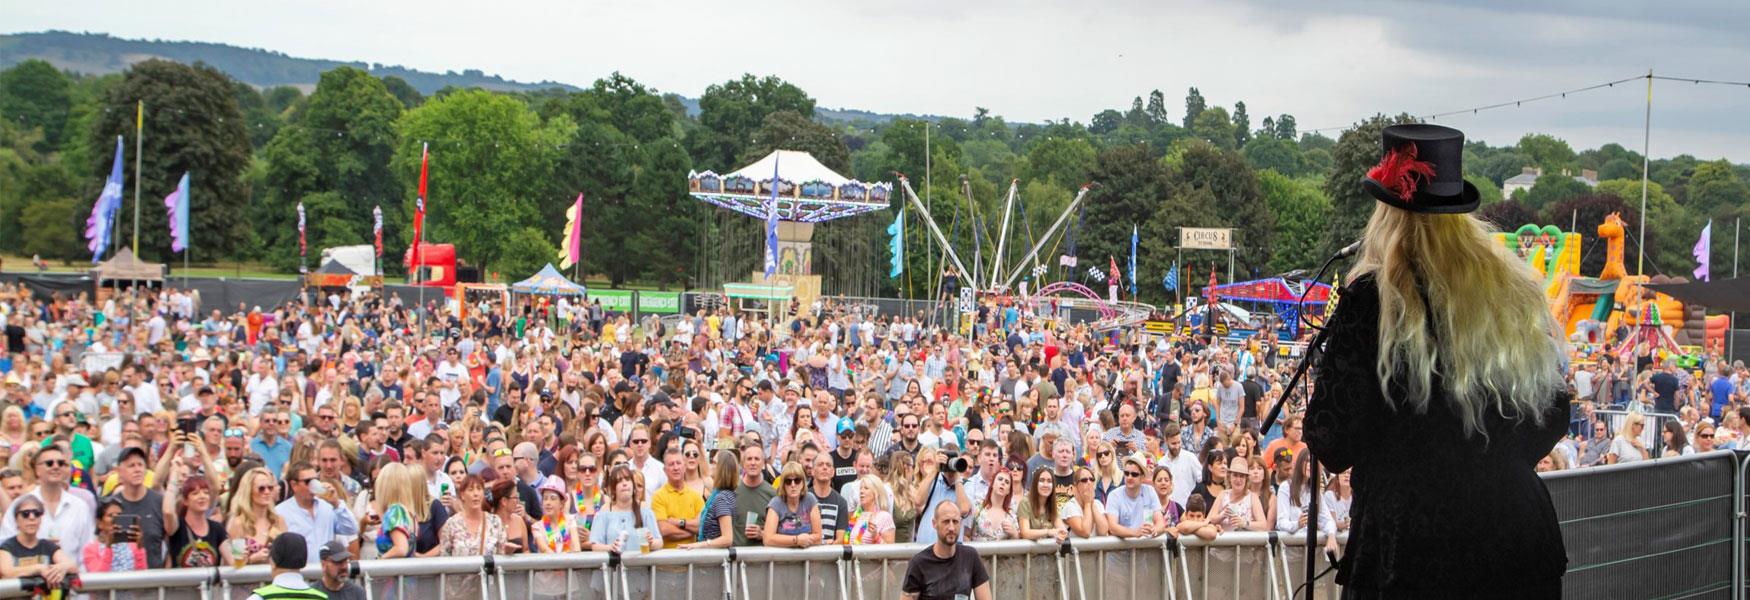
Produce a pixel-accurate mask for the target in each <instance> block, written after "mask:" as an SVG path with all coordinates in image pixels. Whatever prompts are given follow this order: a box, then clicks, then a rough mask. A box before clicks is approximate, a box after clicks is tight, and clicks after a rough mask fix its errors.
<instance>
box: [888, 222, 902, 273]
mask: <svg viewBox="0 0 1750 600" xmlns="http://www.w3.org/2000/svg"><path fill="white" fill-rule="evenodd" d="M887 235H888V238H887V249H888V251H889V254H892V255H893V264H892V266H891V267H889V268H888V269H887V276H888V277H889V278H895V279H897V278H898V277H899V274H900V273H904V272H905V208H904V207H900V209H899V214H898V215H897V216H895V217H893V224H892V225H888V226H887Z"/></svg>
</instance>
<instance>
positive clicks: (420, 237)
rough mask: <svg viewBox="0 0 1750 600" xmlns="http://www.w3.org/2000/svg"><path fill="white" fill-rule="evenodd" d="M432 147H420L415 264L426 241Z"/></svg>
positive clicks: (415, 202) (415, 209)
mask: <svg viewBox="0 0 1750 600" xmlns="http://www.w3.org/2000/svg"><path fill="white" fill-rule="evenodd" d="M430 158H431V153H430V147H429V146H428V145H426V144H420V145H419V197H418V198H416V199H414V204H413V263H414V264H416V265H417V264H419V243H420V242H421V241H424V240H425V175H426V166H427V160H428V159H430Z"/></svg>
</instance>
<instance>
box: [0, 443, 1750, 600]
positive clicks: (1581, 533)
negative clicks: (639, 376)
mask: <svg viewBox="0 0 1750 600" xmlns="http://www.w3.org/2000/svg"><path fill="white" fill-rule="evenodd" d="M1746 456H1747V455H1746V454H1744V453H1734V452H1732V451H1723V450H1722V451H1716V452H1710V453H1707V454H1699V455H1691V456H1683V457H1669V458H1661V459H1655V460H1648V461H1641V462H1635V463H1625V464H1617V465H1607V466H1602V467H1592V468H1588V469H1579V470H1569V471H1561V472H1557V473H1550V474H1546V475H1545V477H1544V482H1545V485H1546V486H1547V487H1548V488H1549V490H1550V495H1551V498H1552V499H1553V500H1554V501H1555V506H1556V512H1557V517H1558V519H1559V520H1560V521H1561V527H1562V535H1563V538H1564V542H1565V543H1566V545H1567V549H1568V572H1567V575H1566V578H1565V579H1564V587H1565V590H1564V591H1565V595H1567V596H1568V597H1573V598H1594V597H1607V598H1630V597H1632V598H1693V597H1716V598H1738V599H1742V598H1745V597H1746V593H1747V592H1750V589H1746V586H1747V585H1750V582H1747V581H1746V576H1745V571H1744V567H1745V558H1746V554H1747V552H1746V550H1747V548H1746V546H1745V544H1746V540H1747V536H1746V533H1747V530H1746V525H1747V520H1746V515H1745V511H1746V507H1747V506H1750V497H1747V496H1746V493H1747V490H1746V482H1747V481H1750V480H1747V477H1750V460H1745V457H1746ZM1303 543H1304V538H1301V537H1300V536H1277V535H1273V534H1270V533H1248V532H1240V533H1230V534H1225V535H1222V536H1221V537H1219V538H1217V539H1216V540H1214V541H1203V540H1199V539H1196V538H1189V539H1171V538H1148V539H1132V540H1121V539H1118V538H1112V537H1102V538H1094V539H1088V540H1075V541H1073V542H1072V543H1070V544H1066V545H1062V546H1060V545H1057V544H1053V543H1049V542H1028V541H1002V542H976V543H972V544H970V546H972V547H973V548H975V549H977V550H978V552H979V555H980V557H981V558H983V560H984V561H985V565H986V568H987V569H988V570H989V572H990V575H991V584H992V591H993V596H994V597H997V598H1005V599H1006V598H1029V599H1032V598H1039V599H1054V600H1084V599H1089V598H1093V599H1098V600H1133V599H1141V598H1150V599H1153V598H1166V599H1185V600H1190V599H1233V600H1238V599H1240V598H1268V599H1270V600H1287V599H1291V598H1295V597H1297V596H1296V594H1295V591H1296V590H1297V589H1298V588H1299V586H1300V585H1301V582H1302V579H1303V577H1304V570H1303V568H1302V566H1303V563H1302V562H1301V561H1302V558H1303V557H1304V556H1305V548H1304V547H1303V546H1302V544H1303ZM924 548H925V546H924V545H921V544H891V545H883V546H855V547H850V548H848V549H847V548H846V547H844V546H819V547H815V548H808V549H803V550H795V549H782V548H758V547H755V548H737V549H734V550H695V551H688V552H656V553H651V554H642V555H632V556H624V557H619V556H610V555H608V554H606V553H601V552H580V553H569V554H555V555H519V556H498V557H492V558H491V560H488V559H487V558H483V557H444V558H427V559H401V560H387V561H383V560H375V561H360V562H358V563H356V565H355V566H356V567H357V575H356V577H355V581H357V582H359V583H360V584H361V585H362V586H363V587H364V588H365V589H366V591H367V597H368V598H369V599H370V600H407V599H409V598H412V599H417V600H512V599H525V600H537V599H540V600H546V599H552V598H583V599H592V600H597V599H599V600H631V599H633V598H686V599H689V600H690V599H694V598H713V597H715V598H724V599H726V600H779V598H780V597H781V598H782V600H866V599H881V598H892V597H896V596H898V595H899V590H900V585H901V583H902V582H903V579H904V574H905V567H906V562H907V561H908V560H909V559H910V558H911V557H912V555H914V554H916V553H917V552H918V551H920V550H922V549H924ZM1319 561H1320V562H1321V563H1322V562H1324V561H1323V558H1322V557H1320V558H1319ZM1320 568H1321V570H1322V568H1323V567H1322V566H1321V567H1320ZM304 575H305V576H306V577H307V578H309V579H312V580H315V579H317V578H319V577H320V576H321V573H320V567H318V566H315V565H312V566H311V567H310V568H308V569H306V570H305V571H304ZM268 577H269V570H268V568H267V567H266V566H259V565H258V566H250V567H244V568H242V569H234V568H230V567H219V568H205V569H160V570H153V571H133V572H125V573H92V574H87V575H83V576H82V578H81V581H80V584H81V585H80V587H79V589H78V591H80V592H84V593H87V594H90V595H91V597H92V598H96V599H109V600H125V599H129V598H140V599H147V598H152V599H157V600H184V599H186V600H218V599H226V600H242V599H243V598H245V597H247V596H248V594H249V593H250V591H251V590H253V589H254V588H255V587H256V586H258V585H261V584H263V583H266V582H267V580H268ZM1317 588H1318V594H1319V596H1320V597H1326V598H1335V597H1336V596H1337V591H1338V590H1337V588H1336V584H1335V583H1334V581H1333V578H1332V577H1330V576H1328V575H1327V576H1326V577H1325V578H1323V579H1321V580H1320V581H1319V582H1318V585H1317ZM29 590H30V586H29V585H28V580H27V581H20V580H16V579H14V580H0V598H10V597H23V596H28V595H29V594H30V591H29Z"/></svg>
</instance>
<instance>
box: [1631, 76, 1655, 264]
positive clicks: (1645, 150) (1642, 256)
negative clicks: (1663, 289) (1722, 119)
mask: <svg viewBox="0 0 1750 600" xmlns="http://www.w3.org/2000/svg"><path fill="white" fill-rule="evenodd" d="M1652 143H1653V70H1652V69H1647V117H1646V121H1645V122H1644V123H1643V125H1642V129H1641V232H1640V234H1639V235H1640V240H1639V241H1637V242H1635V245H1636V246H1637V248H1636V251H1637V252H1639V257H1638V258H1636V259H1635V274H1636V275H1641V274H1642V268H1644V267H1645V266H1646V263H1647V175H1648V173H1649V171H1648V164H1649V162H1650V161H1651V160H1652V159H1651V158H1650V153H1651V152H1652Z"/></svg>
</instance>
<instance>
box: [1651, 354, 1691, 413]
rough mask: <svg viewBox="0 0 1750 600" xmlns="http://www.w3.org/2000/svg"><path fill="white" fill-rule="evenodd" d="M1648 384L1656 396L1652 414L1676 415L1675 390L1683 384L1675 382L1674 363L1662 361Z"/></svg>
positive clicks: (1675, 367) (1675, 366)
mask: <svg viewBox="0 0 1750 600" xmlns="http://www.w3.org/2000/svg"><path fill="white" fill-rule="evenodd" d="M1648 383H1651V384H1653V393H1655V394H1658V396H1656V397H1654V398H1653V412H1661V413H1667V414H1677V388H1680V387H1683V384H1682V382H1679V381H1678V380H1677V363H1676V361H1670V360H1667V361H1664V364H1663V365H1661V366H1660V368H1659V372H1657V373H1654V374H1653V376H1652V377H1651V378H1649V379H1648Z"/></svg>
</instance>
